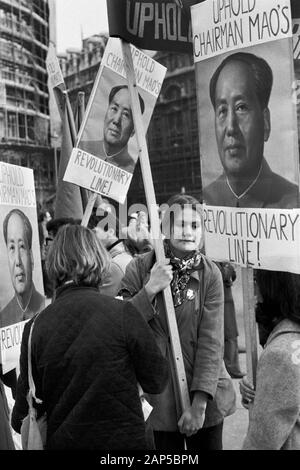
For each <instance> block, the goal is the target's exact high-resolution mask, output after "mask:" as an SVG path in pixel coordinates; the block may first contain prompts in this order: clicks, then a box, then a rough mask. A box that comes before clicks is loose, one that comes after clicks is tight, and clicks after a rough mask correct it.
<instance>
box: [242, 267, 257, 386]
mask: <svg viewBox="0 0 300 470" xmlns="http://www.w3.org/2000/svg"><path fill="white" fill-rule="evenodd" d="M242 287H243V307H244V308H243V310H244V328H245V341H246V361H247V377H248V380H249V381H250V382H251V383H252V384H253V385H254V387H255V386H256V369H257V360H258V355H257V329H256V321H255V296H254V279H253V269H252V268H242Z"/></svg>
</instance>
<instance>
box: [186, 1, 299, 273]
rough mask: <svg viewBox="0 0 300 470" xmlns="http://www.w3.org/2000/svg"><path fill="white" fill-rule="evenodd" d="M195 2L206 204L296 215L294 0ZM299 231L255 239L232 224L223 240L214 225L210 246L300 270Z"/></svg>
mask: <svg viewBox="0 0 300 470" xmlns="http://www.w3.org/2000/svg"><path fill="white" fill-rule="evenodd" d="M191 10H192V24H193V36H194V60H195V69H196V80H197V100H198V110H199V134H200V147H201V176H202V186H203V199H204V203H205V204H206V206H207V208H208V209H207V208H206V214H209V215H210V216H212V213H213V214H214V217H218V215H220V214H223V212H222V211H224V213H226V220H234V219H235V217H236V215H235V214H236V213H239V211H245V213H247V214H250V215H251V220H252V221H253V220H255V219H256V218H258V219H259V220H261V218H262V215H261V214H262V212H263V213H264V215H263V217H264V218H267V221H272V223H274V224H275V222H274V220H275V219H276V217H277V215H276V214H277V211H278V210H280V211H281V212H280V214H281V213H282V214H284V216H283V215H282V220H283V219H284V218H286V220H287V221H289V220H290V219H289V216H288V214H290V212H289V211H290V210H292V209H296V208H298V207H300V205H299V151H298V132H297V110H296V104H295V100H294V99H293V93H292V91H293V86H294V87H295V80H294V61H293V43H292V20H291V10H290V2H289V0H284V1H282V2H280V3H278V4H274V2H273V1H272V0H260V1H257V0H247V1H239V0H238V1H236V2H221V1H218V0H214V1H206V2H204V3H203V4H201V5H195V6H193V7H192V9H191ZM204 17H205V18H206V21H205V22H204V21H203V18H204ZM283 71H284V72H283ZM212 206H215V207H214V208H212ZM265 211H266V214H268V215H266V214H265ZM268 211H269V213H268ZM249 217H250V216H249ZM209 220H210V219H209ZM267 221H266V223H268V222H267ZM282 223H283V222H282ZM297 223H298V222H297ZM287 224H288V222H287ZM292 235H293V233H292V232H291V233H289V234H287V237H288V240H277V239H276V237H275V238H272V236H270V237H267V238H264V239H263V240H262V241H260V243H259V244H258V245H257V241H258V239H257V238H255V237H254V238H252V237H251V236H250V238H248V236H247V237H246V238H245V235H244V234H243V235H242V234H233V233H228V234H227V235H226V249H225V247H224V234H223V233H221V232H219V231H218V230H216V231H212V230H211V226H210V228H209V229H207V230H206V253H207V255H208V256H211V257H212V258H214V259H215V258H216V259H219V260H223V261H225V260H228V261H232V262H235V263H237V264H240V265H241V266H254V267H261V268H265V269H272V270H277V269H281V270H283V271H284V270H287V271H289V270H294V271H295V272H299V271H298V269H299V268H298V266H299V265H300V259H299V258H298V255H299V253H298V249H297V248H296V243H295V240H293V237H292ZM228 240H229V241H228ZM254 246H255V247H256V248H255V249H254ZM220 247H222V250H223V252H222V254H221V251H220V250H221V248H220ZM253 250H254V251H253ZM294 250H296V251H294ZM261 254H263V255H264V256H262V257H261V256H260V255H261ZM220 258H221V259H220ZM271 258H272V259H271ZM292 258H293V261H292V262H291V259H292ZM233 259H234V260H235V261H233Z"/></svg>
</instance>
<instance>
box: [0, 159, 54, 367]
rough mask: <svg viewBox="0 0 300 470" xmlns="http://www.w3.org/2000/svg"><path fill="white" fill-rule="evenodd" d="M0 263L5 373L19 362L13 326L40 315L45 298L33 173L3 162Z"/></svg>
mask: <svg viewBox="0 0 300 470" xmlns="http://www.w3.org/2000/svg"><path fill="white" fill-rule="evenodd" d="M0 262H1V276H0V328H2V331H1V334H2V336H1V341H2V346H1V362H2V368H3V370H6V371H7V370H10V369H11V368H13V367H15V366H16V365H17V363H18V360H19V358H18V349H16V348H18V347H19V346H18V343H19V338H20V336H21V331H20V328H19V327H17V328H16V329H14V328H13V325H15V324H19V323H20V322H21V323H22V322H23V321H24V320H28V319H29V318H31V317H32V316H33V315H35V314H36V313H37V312H39V311H41V310H42V309H43V308H44V305H45V297H44V287H43V275H42V267H41V256H40V243H39V234H38V223H37V212H36V198H35V188H34V179H33V170H31V169H29V168H23V167H20V166H16V165H10V164H8V163H4V162H0ZM10 326H12V328H8V327H10ZM7 328H8V329H7ZM5 338H6V339H5ZM5 345H6V346H5ZM11 351H12V355H11V354H10V352H11ZM12 358H14V360H13V359H12ZM7 361H8V363H7Z"/></svg>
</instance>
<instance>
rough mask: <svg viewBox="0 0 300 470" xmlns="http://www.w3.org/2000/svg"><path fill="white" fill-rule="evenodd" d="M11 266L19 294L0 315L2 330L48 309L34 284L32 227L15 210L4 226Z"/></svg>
mask: <svg viewBox="0 0 300 470" xmlns="http://www.w3.org/2000/svg"><path fill="white" fill-rule="evenodd" d="M3 235H4V240H5V244H6V248H7V256H8V266H9V272H10V277H11V282H12V285H13V288H14V291H15V294H14V296H13V298H12V299H11V300H10V301H9V303H8V304H7V305H6V306H5V307H4V308H3V310H2V311H1V312H0V326H1V327H5V326H8V325H12V324H13V323H18V322H20V321H23V320H27V319H29V318H31V317H32V316H34V315H35V314H36V313H38V312H40V311H41V310H42V309H43V308H44V306H45V305H44V304H45V299H44V296H43V295H41V294H40V293H39V292H37V290H36V289H35V286H34V283H33V280H32V271H33V265H34V263H33V254H32V226H31V223H30V221H29V219H28V217H27V216H26V215H25V214H24V212H22V211H21V210H19V209H13V210H11V211H10V212H9V213H8V214H7V215H6V217H5V219H4V222H3Z"/></svg>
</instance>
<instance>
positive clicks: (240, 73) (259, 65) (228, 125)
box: [203, 52, 298, 209]
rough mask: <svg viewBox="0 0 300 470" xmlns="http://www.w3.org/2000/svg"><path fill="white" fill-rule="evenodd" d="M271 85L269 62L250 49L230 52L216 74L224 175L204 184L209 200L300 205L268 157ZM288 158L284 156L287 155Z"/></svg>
mask: <svg viewBox="0 0 300 470" xmlns="http://www.w3.org/2000/svg"><path fill="white" fill-rule="evenodd" d="M272 85H273V73H272V69H271V68H270V66H269V65H268V63H267V62H266V61H265V60H264V59H262V58H260V57H257V56H255V55H253V54H249V53H244V52H238V53H235V54H232V55H229V56H227V57H226V58H225V59H224V60H223V62H222V63H221V64H220V65H219V67H218V68H217V69H216V71H215V72H214V74H213V76H212V78H211V80H210V99H211V102H212V105H213V108H214V112H215V134H216V141H217V146H218V152H219V158H220V160H221V164H222V166H223V174H222V175H221V176H220V177H219V178H218V179H217V180H215V181H213V182H212V183H211V184H210V185H208V186H207V187H206V188H204V190H203V193H204V200H205V202H206V203H207V204H210V205H215V206H229V207H253V208H280V209H291V208H294V207H298V187H297V185H295V184H293V183H292V182H290V181H288V180H286V179H285V178H283V177H282V176H280V175H278V174H276V173H274V172H273V171H272V169H271V168H270V166H269V165H268V163H267V161H266V159H265V157H264V152H265V144H266V143H267V142H268V139H269V137H270V133H271V118H270V110H269V107H268V104H269V98H270V95H271V90H272ZM277 137H278V136H277ZM279 142H280V140H279ZM287 157H289V156H287V155H284V154H282V158H283V159H286V158H287ZM271 160H272V155H270V161H271Z"/></svg>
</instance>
